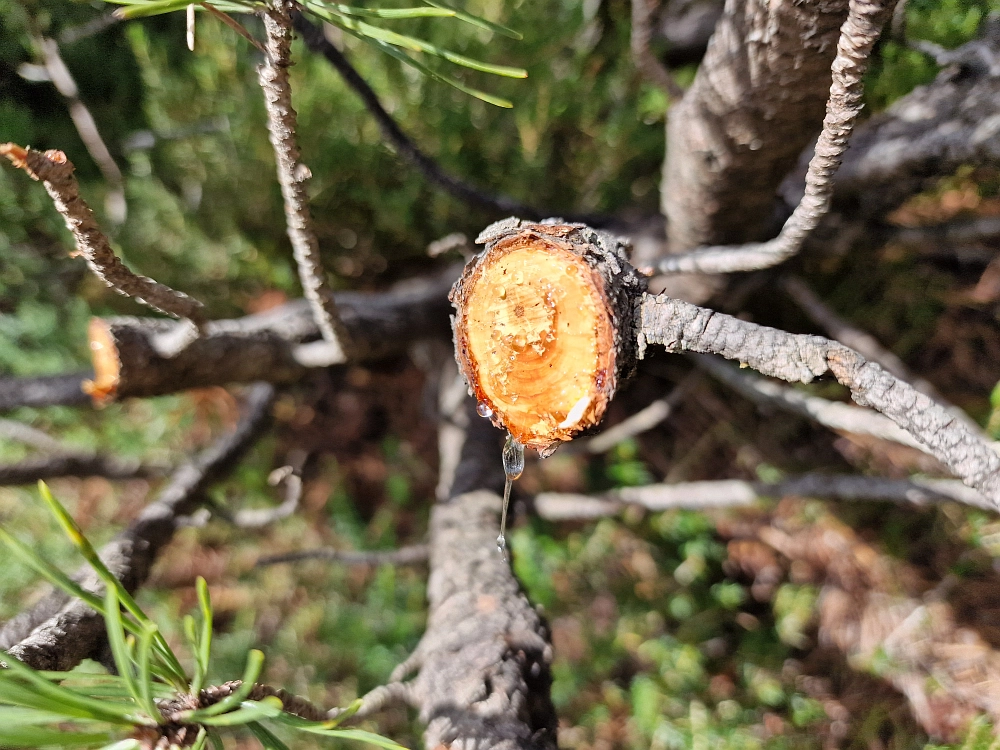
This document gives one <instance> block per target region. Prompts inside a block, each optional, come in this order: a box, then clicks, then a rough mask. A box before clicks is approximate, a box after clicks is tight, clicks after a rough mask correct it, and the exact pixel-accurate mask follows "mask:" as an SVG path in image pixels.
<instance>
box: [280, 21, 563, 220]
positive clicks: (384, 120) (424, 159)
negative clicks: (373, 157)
mask: <svg viewBox="0 0 1000 750" xmlns="http://www.w3.org/2000/svg"><path fill="white" fill-rule="evenodd" d="M292 19H293V21H294V23H295V30H296V31H298V32H299V33H300V34H301V35H302V41H303V42H305V44H306V46H307V47H308V48H309V49H310V50H311V51H313V52H315V53H317V54H320V55H323V57H325V58H326V60H327V62H329V63H330V64H331V65H332V66H333V67H334V68H335V69H336V71H337V72H338V73H340V75H341V77H342V78H343V79H344V82H345V83H346V84H347V85H348V86H350V87H351V88H352V89H354V93H356V94H357V95H358V96H359V97H360V98H361V101H362V103H363V104H364V105H365V108H366V109H367V110H368V112H369V114H371V116H372V117H374V118H375V122H377V123H378V126H379V128H380V129H381V131H382V135H383V136H384V137H385V139H386V140H388V141H389V142H391V143H392V144H393V145H394V146H395V147H396V150H397V151H399V153H400V154H402V155H403V156H404V157H405V158H406V159H409V160H410V162H412V163H413V164H414V166H416V167H417V169H419V170H420V171H421V172H422V173H423V175H424V177H426V178H427V179H428V180H430V181H431V182H433V183H435V184H437V185H440V186H441V187H442V188H444V189H445V190H447V191H448V192H449V193H451V194H452V195H454V196H455V197H456V198H459V199H461V200H463V201H466V202H467V203H471V204H473V205H477V206H480V207H482V208H485V209H488V210H490V211H495V212H497V213H500V214H503V215H511V214H514V215H517V216H524V217H526V218H533V219H541V218H543V213H542V212H540V211H539V210H538V209H536V208H532V207H531V206H527V205H525V204H523V203H521V202H520V201H518V200H515V199H514V198H511V197H509V196H506V195H494V194H491V193H487V192H485V191H483V190H480V189H479V188H476V187H475V186H473V185H470V184H469V183H467V182H465V181H463V180H461V179H459V178H458V177H455V176H454V175H450V174H448V173H447V172H445V171H444V170H443V169H442V168H441V166H440V165H439V164H438V163H437V162H436V161H434V159H432V158H431V157H430V156H428V155H427V154H425V153H424V152H423V151H421V150H420V148H419V147H418V146H417V145H416V144H415V143H414V142H413V141H412V140H411V139H410V137H409V136H408V135H406V133H404V132H403V130H402V128H400V127H399V125H398V123H397V122H396V121H395V120H394V119H393V118H392V115H390V114H389V113H388V112H387V111H386V109H385V107H383V106H382V103H381V102H380V101H379V98H378V94H376V93H375V92H374V91H373V90H372V87H371V86H369V85H368V82H367V81H365V79H364V78H362V77H361V74H360V73H358V71H357V70H356V69H355V68H354V66H353V65H351V63H350V61H348V59H347V58H346V57H344V54H343V53H342V52H341V51H340V50H338V49H337V48H336V47H335V46H334V45H333V44H332V43H331V42H330V40H329V39H327V38H326V36H325V35H324V34H323V29H321V28H320V27H319V26H317V25H315V24H314V23H312V22H311V21H310V20H309V19H308V18H306V17H305V16H304V15H302V14H301V13H295V14H293V16H292Z"/></svg>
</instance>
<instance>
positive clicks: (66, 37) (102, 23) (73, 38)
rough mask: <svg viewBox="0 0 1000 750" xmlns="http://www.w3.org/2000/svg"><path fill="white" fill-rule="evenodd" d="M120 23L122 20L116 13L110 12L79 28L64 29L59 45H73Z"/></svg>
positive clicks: (82, 24) (60, 35)
mask: <svg viewBox="0 0 1000 750" xmlns="http://www.w3.org/2000/svg"><path fill="white" fill-rule="evenodd" d="M120 21H121V19H120V18H119V17H118V16H116V15H115V12H114V11H108V12H107V13H104V14H102V15H100V16H97V17H96V18H92V19H91V20H89V21H87V22H85V23H81V24H80V25H78V26H70V27H69V28H66V29H63V30H62V32H61V33H60V34H59V44H72V43H73V42H78V41H80V40H81V39H86V38H87V37H91V36H94V34H99V33H101V32H102V31H104V30H105V29H109V28H111V27H112V26H115V25H116V24H118V23H119V22H120Z"/></svg>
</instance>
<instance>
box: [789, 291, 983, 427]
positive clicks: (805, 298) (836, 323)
mask: <svg viewBox="0 0 1000 750" xmlns="http://www.w3.org/2000/svg"><path fill="white" fill-rule="evenodd" d="M782 285H783V286H784V288H785V291H786V292H788V295H789V296H790V297H791V298H792V299H793V300H795V302H796V304H798V306H799V307H801V308H802V309H803V310H804V311H805V313H806V314H807V315H808V316H809V317H810V318H811V319H812V321H813V322H814V323H816V324H817V325H818V326H820V327H822V328H823V329H824V330H825V331H826V332H827V334H828V335H829V336H830V337H831V338H834V339H836V340H837V341H839V342H840V343H841V344H843V345H844V346H849V347H850V348H851V349H854V351H856V352H858V353H860V354H862V355H864V356H865V357H867V358H868V359H870V360H872V361H873V362H878V363H879V364H880V365H882V367H884V368H885V369H886V370H888V371H889V372H891V373H892V374H893V375H895V376H896V377H897V378H899V379H900V380H905V381H906V382H907V383H909V384H910V385H912V386H913V387H914V388H916V389H917V390H918V391H920V392H921V393H924V394H927V395H928V396H930V397H931V398H932V399H934V400H935V401H937V402H938V403H939V404H941V405H942V406H944V407H945V408H946V409H947V410H948V411H949V412H951V414H952V415H953V416H954V417H955V418H956V419H959V420H961V421H962V422H964V423H965V425H966V427H968V428H969V429H970V430H975V431H977V432H979V433H980V436H981V437H982V438H983V439H984V440H989V437H988V436H987V435H986V433H984V432H982V429H981V428H980V426H979V425H978V424H976V422H975V421H974V420H973V419H972V418H971V417H970V416H969V415H968V414H966V413H965V412H964V411H962V410H961V409H959V408H958V407H957V406H955V405H954V404H951V403H949V402H948V400H947V399H946V398H945V397H944V396H942V395H941V394H940V393H939V392H938V389H937V388H935V387H934V385H933V384H932V383H931V382H930V381H928V380H925V379H924V378H921V377H919V376H917V375H914V374H913V373H912V372H910V368H909V367H907V366H906V365H905V364H904V362H903V360H901V359H900V358H899V357H897V356H896V355H895V354H893V353H892V352H891V351H889V350H888V349H886V348H885V347H884V346H882V344H880V343H879V341H878V339H876V338H875V337H874V336H872V335H871V334H870V333H867V332H865V331H862V330H861V329H860V328H855V327H854V326H852V325H851V324H850V323H848V322H847V321H846V320H844V319H843V318H841V317H840V316H839V315H837V314H836V313H835V312H834V311H833V310H832V309H830V307H828V306H827V305H826V304H825V303H824V302H823V300H821V299H820V298H819V297H818V296H816V294H815V293H814V292H813V291H812V289H810V288H809V287H808V285H806V283H805V282H804V281H803V280H802V279H800V278H798V277H796V276H789V277H786V278H785V279H784V280H783V282H782Z"/></svg>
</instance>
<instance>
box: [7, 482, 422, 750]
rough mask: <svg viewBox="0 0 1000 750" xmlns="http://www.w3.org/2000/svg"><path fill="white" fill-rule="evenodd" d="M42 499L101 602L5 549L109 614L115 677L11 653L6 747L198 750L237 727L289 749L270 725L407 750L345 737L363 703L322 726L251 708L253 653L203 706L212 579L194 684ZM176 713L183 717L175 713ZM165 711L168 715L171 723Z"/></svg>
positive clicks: (45, 494) (24, 553)
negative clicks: (181, 736)
mask: <svg viewBox="0 0 1000 750" xmlns="http://www.w3.org/2000/svg"><path fill="white" fill-rule="evenodd" d="M39 491H40V493H41V495H42V498H43V500H44V501H45V503H46V505H48V507H49V509H50V511H51V512H52V513H53V515H54V516H55V517H56V520H57V521H58V522H59V525H60V526H61V527H62V529H63V531H64V532H65V533H66V535H67V537H68V538H69V539H70V541H71V542H72V543H73V546H74V547H75V548H76V550H77V551H78V552H79V554H80V555H81V556H83V558H84V559H85V560H86V561H87V562H88V563H89V564H90V565H91V567H92V568H93V570H94V572H95V573H96V574H97V576H98V578H100V579H101V581H102V582H103V583H104V586H105V594H104V598H103V601H102V600H101V599H100V598H99V597H97V596H96V595H95V594H93V593H91V592H89V591H86V590H84V589H83V588H81V587H80V585H79V584H77V583H76V582H75V581H73V580H72V579H70V578H69V577H68V576H66V575H65V574H64V573H62V572H60V571H59V570H57V569H56V568H54V567H53V566H51V565H50V564H49V563H47V562H46V561H45V560H43V559H42V558H41V557H40V556H38V555H37V554H36V553H35V552H34V551H33V550H32V548H31V547H29V546H28V545H27V544H25V543H23V542H21V541H19V540H18V539H16V538H15V537H13V536H12V535H10V534H9V533H8V532H7V531H5V530H3V529H2V528H0V542H2V543H3V544H4V545H6V546H7V548H8V549H9V550H10V551H11V552H12V553H13V554H14V555H15V556H16V557H17V558H18V559H20V560H22V561H23V562H26V563H27V564H28V565H29V566H30V567H32V568H33V569H34V570H36V571H37V572H39V573H41V574H42V575H43V576H44V577H45V578H46V579H47V580H49V582H50V583H52V584H54V585H55V586H57V587H58V588H61V589H62V590H63V591H64V592H66V593H67V594H69V595H70V596H75V597H78V598H79V599H81V600H82V601H83V602H84V603H85V604H87V605H89V606H91V607H92V608H94V609H95V610H97V611H98V612H100V613H101V614H102V615H103V618H104V621H105V625H106V628H107V635H108V643H109V645H110V647H111V653H112V657H113V659H114V663H115V668H116V671H117V672H118V674H117V675H95V674H93V673H90V672H88V671H85V670H74V671H71V672H36V671H35V670H34V669H32V668H31V667H29V666H27V665H25V664H22V663H21V662H20V661H19V660H18V659H16V658H14V657H13V656H11V655H10V654H3V655H2V661H3V663H4V665H5V666H6V668H5V669H0V746H4V747H50V746H58V747H101V748H102V750H112V748H113V750H137V749H138V748H139V747H140V746H141V745H140V741H139V739H137V737H138V736H143V733H146V736H148V733H149V732H157V733H158V734H159V735H162V736H165V737H167V738H168V739H169V740H170V741H171V744H173V740H172V735H171V734H170V733H171V732H175V731H177V727H178V725H180V726H187V727H189V728H190V730H191V731H197V739H196V740H195V742H194V744H193V747H194V748H195V750H201V748H202V747H204V745H205V741H206V739H208V738H209V737H211V736H213V735H215V734H216V733H218V732H219V731H220V729H231V728H240V727H244V728H247V729H248V730H249V731H250V732H251V733H252V734H254V736H256V737H257V738H258V739H259V740H260V741H261V743H262V744H263V745H264V746H265V747H266V748H278V747H285V745H284V744H283V743H282V741H281V740H280V739H279V738H278V737H277V736H276V735H274V734H273V733H272V732H271V731H270V730H269V729H267V727H266V726H264V725H263V724H261V722H262V721H265V722H273V723H275V724H277V725H279V726H281V727H284V728H285V730H287V731H291V732H293V733H296V732H297V733H306V734H309V735H319V736H322V737H329V738H338V739H349V740H358V741H361V742H366V743H369V744H373V745H376V746H378V747H382V748H386V750H403V748H402V746H400V745H399V744H397V743H395V742H393V741H392V740H389V739H387V738H385V737H381V736H379V735H376V734H373V733H371V732H366V731H363V730H358V729H341V728H338V724H340V723H341V722H342V721H343V720H344V719H347V718H349V717H350V716H351V715H352V714H353V713H354V712H355V711H356V710H357V708H358V706H359V705H360V703H359V702H356V703H355V704H354V705H352V706H351V707H350V708H348V709H347V710H345V711H343V712H341V713H340V714H339V715H338V717H337V718H336V719H331V720H328V721H319V722H317V721H307V720H305V719H302V718H300V717H298V716H295V715H292V714H289V713H286V712H285V710H284V706H283V704H282V702H281V700H280V699H279V698H277V697H274V696H265V697H263V698H262V699H260V700H250V699H249V698H250V695H251V692H252V691H253V689H254V686H255V685H256V684H257V681H258V678H259V677H260V675H261V671H262V669H263V666H264V654H263V653H262V652H261V651H258V650H255V649H254V650H250V652H249V654H248V657H247V662H246V667H245V669H244V672H243V676H242V678H241V681H240V684H239V686H238V687H236V688H235V689H233V690H229V691H227V693H223V694H222V695H223V697H221V698H220V699H218V700H215V701H214V702H210V703H208V704H207V705H206V704H204V703H203V700H202V697H203V696H204V695H205V693H203V692H202V687H203V685H204V680H205V675H206V674H207V673H208V671H209V669H210V659H211V642H212V623H213V611H212V603H211V599H210V596H209V592H208V586H207V584H206V582H205V580H204V579H203V578H200V577H199V579H198V583H197V589H198V601H199V609H200V615H201V623H200V626H197V625H196V623H195V620H194V618H193V617H190V616H188V617H186V618H185V621H184V622H185V634H186V635H187V637H188V642H189V645H190V648H191V654H192V656H193V660H194V663H195V676H194V678H193V679H189V678H188V677H187V674H186V672H185V671H184V669H183V667H182V666H181V664H180V661H179V660H178V658H177V656H176V655H175V654H174V652H173V650H172V649H171V648H170V646H169V645H168V644H167V642H166V641H165V640H164V638H163V636H162V635H161V634H160V631H159V628H158V627H157V626H156V624H155V623H153V622H152V621H151V620H150V619H149V618H148V617H147V616H146V613H145V612H144V611H143V610H142V609H141V608H140V607H139V606H138V604H136V602H135V600H134V599H133V598H132V596H131V595H130V594H129V593H128V592H127V591H126V590H125V588H124V587H123V586H122V584H121V583H120V582H119V581H118V579H117V578H116V577H115V576H114V574H113V573H111V571H110V570H108V568H107V567H106V566H105V565H104V563H103V561H101V559H100V557H99V556H98V555H97V553H96V551H95V549H94V547H93V545H91V544H90V542H89V540H88V539H87V538H86V536H84V534H83V532H82V531H81V530H80V528H79V526H78V525H77V524H76V522H75V521H74V520H73V518H72V517H71V516H70V515H69V513H68V512H67V511H66V509H65V508H64V507H63V506H62V504H61V503H60V502H59V501H58V500H56V499H55V497H54V496H53V495H52V493H51V492H49V489H48V487H47V486H46V485H45V483H43V482H39ZM123 609H124V612H123V611H122V610H123ZM207 692H208V693H209V694H210V693H211V692H212V691H211V689H209V690H208V691H207ZM177 705H180V706H182V708H180V709H178V708H176V706H177ZM165 711H169V712H170V713H169V714H166V715H165V713H164V712H165ZM123 735H124V736H123ZM214 742H215V740H214V739H213V744H214Z"/></svg>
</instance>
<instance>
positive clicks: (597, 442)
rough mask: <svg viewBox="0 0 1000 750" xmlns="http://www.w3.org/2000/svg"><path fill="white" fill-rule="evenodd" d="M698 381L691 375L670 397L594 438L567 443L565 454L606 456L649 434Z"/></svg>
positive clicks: (658, 401) (643, 409) (641, 410)
mask: <svg viewBox="0 0 1000 750" xmlns="http://www.w3.org/2000/svg"><path fill="white" fill-rule="evenodd" d="M698 380H699V375H698V374H697V373H691V374H690V375H688V376H687V377H686V378H684V380H682V381H681V382H680V383H679V384H678V385H677V386H676V387H675V388H674V389H673V390H672V391H671V392H670V394H669V395H668V396H665V397H664V398H658V399H656V401H654V402H653V403H651V404H649V405H648V406H645V407H643V408H642V409H640V410H639V411H637V412H636V413H635V414H633V415H631V416H630V417H627V418H626V419H623V420H622V421H621V422H619V423H618V424H616V425H614V426H613V427H609V428H608V429H606V430H604V431H603V432H601V433H599V434H597V435H594V436H593V437H591V438H583V439H581V440H574V441H573V442H571V443H567V444H566V445H565V446H564V447H563V449H562V451H563V453H578V452H586V453H591V454H598V453H605V452H607V451H609V450H611V449H612V448H614V447H615V446H616V445H618V444H619V443H621V442H623V441H625V440H628V439H629V438H634V437H636V436H637V435H641V434H642V433H644V432H648V431H649V430H651V429H653V428H654V427H656V426H657V425H658V424H660V423H661V422H664V421H665V420H666V419H667V417H669V416H670V415H671V414H672V413H673V410H674V407H676V406H677V404H678V402H679V401H681V400H682V399H684V398H685V397H686V396H687V395H688V394H689V393H690V392H691V390H692V389H693V388H694V386H695V384H696V383H697V382H698Z"/></svg>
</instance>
